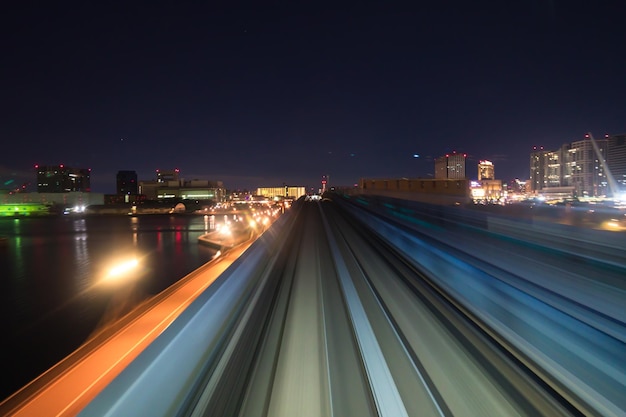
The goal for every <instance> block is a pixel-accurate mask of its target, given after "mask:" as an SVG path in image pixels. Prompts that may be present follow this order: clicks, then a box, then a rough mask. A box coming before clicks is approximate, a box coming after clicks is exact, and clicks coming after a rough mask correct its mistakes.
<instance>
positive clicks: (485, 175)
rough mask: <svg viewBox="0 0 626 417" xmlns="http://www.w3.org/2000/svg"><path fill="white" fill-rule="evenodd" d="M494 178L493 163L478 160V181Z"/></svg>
mask: <svg viewBox="0 0 626 417" xmlns="http://www.w3.org/2000/svg"><path fill="white" fill-rule="evenodd" d="M494 179H496V176H495V171H494V167H493V163H492V162H491V161H480V162H479V163H478V181H482V180H494Z"/></svg>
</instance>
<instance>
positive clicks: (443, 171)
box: [435, 152, 467, 179]
mask: <svg viewBox="0 0 626 417" xmlns="http://www.w3.org/2000/svg"><path fill="white" fill-rule="evenodd" d="M466 158H467V155H466V154H464V153H456V152H454V153H451V154H447V155H444V156H441V157H439V158H436V159H435V179H465V178H466V175H465V159H466Z"/></svg>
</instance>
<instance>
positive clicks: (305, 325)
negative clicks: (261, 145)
mask: <svg viewBox="0 0 626 417" xmlns="http://www.w3.org/2000/svg"><path fill="white" fill-rule="evenodd" d="M500 220H503V221H500ZM496 223H497V227H496V228H497V231H496V230H494V229H493V225H494V224H496ZM522 226H523V225H522V224H516V223H515V221H514V219H501V218H498V219H492V218H491V216H488V215H486V214H484V213H482V214H480V213H477V212H472V211H466V210H465V209H463V208H461V207H451V208H444V207H428V206H420V205H419V204H413V203H408V202H399V201H393V200H383V199H376V198H368V199H363V198H361V199H359V200H356V199H355V200H352V199H350V198H348V197H344V196H340V195H330V196H329V197H328V198H324V199H323V200H321V201H319V200H312V201H304V200H299V201H298V202H297V203H296V204H294V206H293V207H292V209H291V211H290V212H288V213H287V214H285V215H283V216H282V217H281V218H280V219H279V221H277V222H275V223H274V224H273V226H272V227H271V228H270V229H269V230H268V232H269V233H265V234H263V235H262V236H261V238H259V239H258V240H257V241H256V242H255V243H254V244H252V246H250V247H249V248H248V249H247V250H246V251H245V252H244V253H243V254H242V255H241V257H240V258H239V259H238V260H237V261H235V262H234V263H233V264H232V265H231V266H230V267H229V268H228V269H227V270H226V271H225V272H224V273H223V274H222V275H221V276H220V277H219V278H218V279H217V280H216V281H215V282H214V283H213V284H212V285H211V286H210V287H208V288H207V289H206V290H205V291H204V292H203V293H202V294H201V295H200V296H199V297H198V298H197V299H196V300H195V301H194V302H193V303H192V304H191V305H189V307H188V308H187V309H186V310H185V311H184V312H183V313H182V314H181V315H180V316H179V317H178V318H177V319H176V320H175V321H174V322H173V323H172V324H171V325H170V326H169V327H168V328H167V329H165V330H164V331H163V332H162V333H161V334H160V336H159V337H158V338H157V339H156V340H155V341H154V342H153V343H152V344H150V345H149V346H148V347H147V348H146V349H145V350H144V351H143V352H142V353H141V354H139V356H138V357H137V358H136V359H135V360H134V361H133V362H132V363H130V364H129V365H128V366H127V367H126V369H125V370H124V371H123V372H122V373H121V374H119V376H118V377H117V378H115V379H114V380H113V381H112V382H111V383H110V384H109V385H108V386H107V387H106V388H104V390H102V392H101V393H100V394H99V395H98V396H97V397H95V399H94V400H93V401H91V402H90V403H89V404H88V405H87V406H86V407H85V408H84V409H83V410H82V412H81V415H83V416H93V415H98V416H100V415H150V416H170V415H190V416H204V415H233V416H246V417H248V416H251V417H255V416H259V417H261V416H272V417H273V416H294V415H298V416H319V415H337V416H343V415H359V416H377V415H402V414H405V415H409V416H417V415H420V416H437V417H441V416H442V415H445V416H448V415H450V416H451V415H455V416H478V415H480V416H494V417H501V416H504V415H506V416H513V415H521V416H560V415H563V416H565V415H577V416H582V415H587V416H589V415H602V416H619V415H624V414H625V413H626V398H625V397H624V395H623V393H624V392H626V385H625V384H626V355H625V354H624V352H626V346H625V344H624V334H625V333H626V332H625V329H624V311H625V310H626V305H624V303H625V302H626V301H624V300H625V298H624V297H623V292H624V291H625V288H624V287H625V286H626V283H625V282H624V280H623V277H624V276H626V269H625V265H626V264H625V263H624V262H623V258H621V257H620V256H622V257H623V254H622V255H620V253H619V252H616V251H611V250H607V251H606V252H605V251H603V250H602V248H603V247H611V245H612V246H613V247H615V248H619V247H622V248H623V247H626V244H624V243H625V242H624V241H623V239H624V236H623V235H618V237H616V238H613V239H614V240H612V241H611V242H609V243H608V244H607V243H606V242H604V241H603V239H601V238H598V239H596V237H598V236H596V235H595V234H594V233H589V232H586V233H585V236H587V237H588V238H587V239H585V243H584V244H583V243H582V242H579V243H580V244H577V245H572V241H573V240H575V238H576V237H575V236H576V234H577V232H579V231H578V230H577V229H575V228H574V229H571V230H572V233H571V235H566V234H563V233H564V230H565V229H559V233H558V234H556V233H551V232H552V231H554V229H551V228H550V227H549V226H548V225H546V226H545V228H537V229H536V230H537V233H535V234H533V235H532V236H528V235H525V234H524V233H521V232H520V227H522ZM535 226H536V224H535ZM540 230H545V233H543V234H541V233H540V232H539V231H540ZM607 233H610V232H607ZM619 239H622V241H621V242H620V241H619ZM577 248H579V249H578V250H582V251H583V252H582V253H578V252H577Z"/></svg>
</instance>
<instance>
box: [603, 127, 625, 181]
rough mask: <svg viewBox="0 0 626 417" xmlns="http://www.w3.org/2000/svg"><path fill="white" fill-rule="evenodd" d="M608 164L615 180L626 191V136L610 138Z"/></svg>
mask: <svg viewBox="0 0 626 417" xmlns="http://www.w3.org/2000/svg"><path fill="white" fill-rule="evenodd" d="M607 139H608V149H607V153H606V162H607V165H608V166H609V170H610V171H611V174H612V175H613V178H614V179H615V181H616V182H617V183H618V185H619V187H620V188H621V190H622V191H626V134H623V135H613V136H608V135H607Z"/></svg>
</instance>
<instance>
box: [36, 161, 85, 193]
mask: <svg viewBox="0 0 626 417" xmlns="http://www.w3.org/2000/svg"><path fill="white" fill-rule="evenodd" d="M35 170H36V172H37V191H38V192H40V193H68V192H84V193H88V192H90V191H91V169H86V168H72V167H68V166H65V165H63V164H61V165H35Z"/></svg>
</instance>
